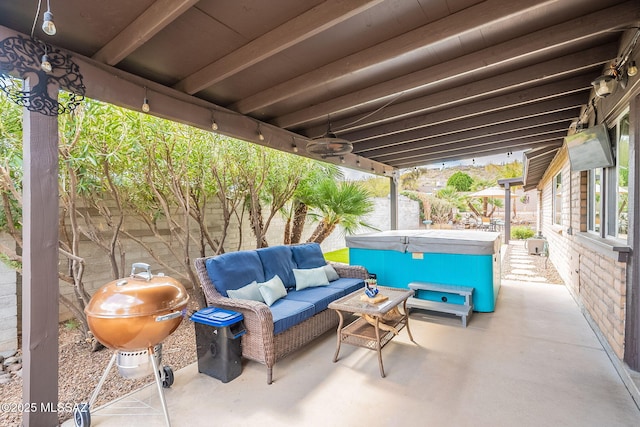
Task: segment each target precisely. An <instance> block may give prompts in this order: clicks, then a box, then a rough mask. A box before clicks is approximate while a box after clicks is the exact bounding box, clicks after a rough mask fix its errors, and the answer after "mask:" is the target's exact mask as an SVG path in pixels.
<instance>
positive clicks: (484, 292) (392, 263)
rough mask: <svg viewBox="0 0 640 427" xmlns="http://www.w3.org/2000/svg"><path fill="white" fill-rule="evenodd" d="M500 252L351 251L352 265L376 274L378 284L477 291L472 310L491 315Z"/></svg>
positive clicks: (430, 295)
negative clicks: (419, 284)
mask: <svg viewBox="0 0 640 427" xmlns="http://www.w3.org/2000/svg"><path fill="white" fill-rule="evenodd" d="M499 260H500V250H499V249H498V252H497V253H494V254H487V255H468V254H449V253H422V252H419V253H411V252H404V253H403V252H398V251H393V250H381V249H362V248H349V262H350V264H352V265H362V266H364V267H366V268H367V270H368V271H369V272H370V273H375V274H376V275H377V278H378V284H380V285H384V286H391V287H397V288H408V286H409V283H411V282H416V281H420V282H429V283H439V284H445V285H460V286H469V287H473V288H474V294H473V309H474V311H478V312H491V311H494V309H495V303H496V300H497V297H498V291H499V290H500V262H499ZM417 297H418V298H422V299H429V300H433V301H442V298H443V297H445V298H447V301H448V302H451V303H458V304H462V303H464V298H463V297H461V296H458V295H452V294H445V293H440V292H427V291H420V292H418V295H417Z"/></svg>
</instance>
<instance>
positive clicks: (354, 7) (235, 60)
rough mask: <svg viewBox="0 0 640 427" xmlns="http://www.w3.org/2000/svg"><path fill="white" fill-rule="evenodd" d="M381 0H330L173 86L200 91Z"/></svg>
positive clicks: (188, 91) (188, 90) (185, 90)
mask: <svg viewBox="0 0 640 427" xmlns="http://www.w3.org/2000/svg"><path fill="white" fill-rule="evenodd" d="M382 1H383V0H346V1H345V0H327V1H325V2H324V3H321V4H319V5H318V6H316V7H314V8H312V9H310V10H308V11H306V12H305V13H303V14H301V15H299V16H297V17H296V18H294V19H292V20H290V21H288V22H286V23H284V24H283V25H280V26H279V27H277V28H275V29H273V30H271V31H269V32H268V33H266V34H264V35H263V36H261V37H258V38H257V39H255V40H252V41H251V42H249V43H247V44H246V45H244V46H242V47H241V48H239V49H236V50H234V51H233V52H231V53H230V54H228V55H227V56H225V57H223V58H221V59H219V60H217V61H215V62H212V63H211V64H209V65H207V66H205V67H204V68H202V69H200V70H198V71H196V72H195V73H193V74H191V75H190V76H187V77H185V78H184V79H182V80H181V81H180V82H178V83H177V84H176V85H174V89H177V90H179V91H182V92H186V93H188V94H194V93H197V92H199V91H201V90H203V89H206V88H207V87H209V86H212V85H214V84H216V83H218V82H220V81H222V80H224V79H226V78H228V77H230V76H232V75H234V74H236V73H239V72H240V71H242V70H244V69H246V68H249V67H250V66H252V65H254V64H257V63H258V62H260V61H263V60H265V59H267V58H269V57H271V56H273V55H275V54H277V53H279V52H282V51H283V50H285V49H287V48H289V47H291V46H293V45H295V44H298V43H300V42H302V41H304V40H306V39H308V38H310V37H313V36H315V35H316V34H318V33H320V32H322V31H326V30H328V29H330V28H331V27H333V26H335V25H337V24H339V23H341V22H344V21H346V20H347V19H349V18H351V17H353V16H355V15H357V14H359V13H362V12H363V11H366V10H367V9H370V8H372V7H373V6H376V5H377V4H379V3H381V2H382Z"/></svg>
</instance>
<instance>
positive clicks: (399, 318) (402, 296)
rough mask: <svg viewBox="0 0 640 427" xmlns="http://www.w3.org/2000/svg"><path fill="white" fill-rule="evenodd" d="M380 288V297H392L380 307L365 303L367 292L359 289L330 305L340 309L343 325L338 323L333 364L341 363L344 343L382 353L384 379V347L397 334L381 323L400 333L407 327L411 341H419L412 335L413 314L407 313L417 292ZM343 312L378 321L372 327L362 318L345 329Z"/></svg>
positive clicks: (380, 304)
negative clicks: (409, 304)
mask: <svg viewBox="0 0 640 427" xmlns="http://www.w3.org/2000/svg"><path fill="white" fill-rule="evenodd" d="M378 289H379V294H378V295H384V296H386V297H388V299H387V300H385V301H382V302H379V303H377V304H373V303H371V302H369V301H368V300H367V301H362V300H361V296H362V295H364V291H363V290H358V291H355V292H353V293H351V294H349V295H347V296H345V297H342V298H340V299H339V300H336V301H334V302H332V303H331V304H329V308H331V309H333V310H336V311H337V313H338V316H339V317H340V323H339V324H338V340H337V348H336V354H335V356H334V357H333V361H334V362H337V361H338V354H339V353H340V345H341V344H342V343H345V344H351V345H355V346H358V347H364V348H368V349H370V350H376V351H377V352H378V364H379V365H380V376H382V377H383V378H384V377H385V374H384V367H383V365H382V347H384V346H385V345H387V343H388V342H389V341H391V340H392V339H393V337H394V336H395V335H396V334H395V333H394V332H393V331H390V330H382V329H381V328H380V326H381V325H380V324H381V323H384V324H385V325H387V326H389V327H392V328H394V329H395V330H396V331H397V332H400V331H401V330H402V329H403V328H404V327H405V326H406V328H407V333H408V334H409V338H410V339H411V341H412V342H415V341H414V340H413V336H412V335H411V329H409V314H408V312H407V299H408V298H409V297H411V296H413V294H414V291H413V290H412V289H398V288H389V287H383V286H380V287H378ZM400 304H402V312H399V311H398V310H393V308H395V307H398V306H400ZM390 312H392V313H395V314H396V315H394V316H389V313H390ZM343 313H360V314H361V315H369V316H371V317H372V318H373V319H374V324H373V325H372V324H371V323H369V322H368V321H367V320H365V319H364V318H363V317H362V316H361V317H358V318H357V319H356V320H354V321H353V322H351V323H350V324H348V325H347V326H344V315H343ZM385 315H387V316H385ZM383 317H385V319H384V322H381V320H382V318H383ZM383 327H384V325H383Z"/></svg>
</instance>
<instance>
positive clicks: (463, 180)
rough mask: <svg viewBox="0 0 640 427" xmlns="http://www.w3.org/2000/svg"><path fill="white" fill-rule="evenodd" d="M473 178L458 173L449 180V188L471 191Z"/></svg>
mask: <svg viewBox="0 0 640 427" xmlns="http://www.w3.org/2000/svg"><path fill="white" fill-rule="evenodd" d="M471 184H473V178H471V176H469V175H468V174H466V173H464V172H461V171H458V172H456V173H454V174H453V175H451V176H450V177H449V179H448V180H447V187H453V188H455V189H456V190H457V191H470V190H471Z"/></svg>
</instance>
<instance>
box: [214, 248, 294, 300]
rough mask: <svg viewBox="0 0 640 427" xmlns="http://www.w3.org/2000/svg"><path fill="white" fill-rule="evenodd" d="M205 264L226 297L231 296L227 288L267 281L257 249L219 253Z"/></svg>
mask: <svg viewBox="0 0 640 427" xmlns="http://www.w3.org/2000/svg"><path fill="white" fill-rule="evenodd" d="M205 265H206V267H207V273H209V278H211V281H212V282H213V284H214V285H215V287H216V290H217V291H218V292H219V293H220V295H222V296H225V297H227V296H229V295H228V294H227V289H240V288H242V287H243V286H246V285H248V284H250V283H251V282H253V281H256V282H258V283H260V282H264V281H265V278H264V271H263V269H262V262H260V257H259V256H258V254H257V253H256V251H239V252H229V253H226V254H222V255H218V256H216V257H213V258H210V259H208V260H207V262H206V264H205ZM291 275H292V276H293V273H291Z"/></svg>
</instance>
